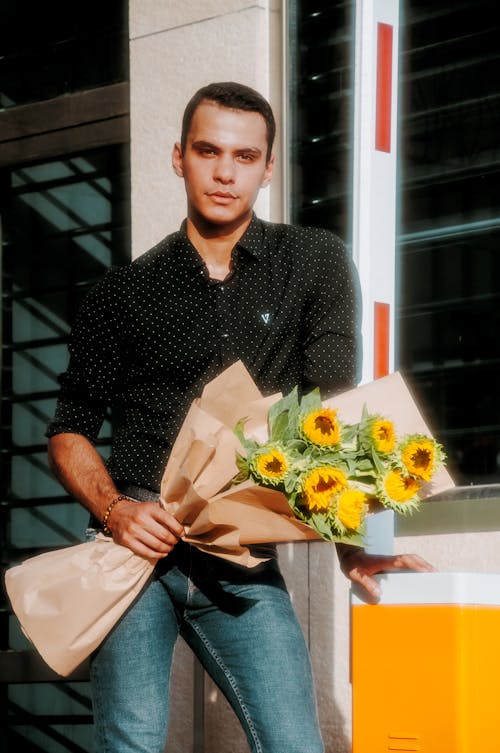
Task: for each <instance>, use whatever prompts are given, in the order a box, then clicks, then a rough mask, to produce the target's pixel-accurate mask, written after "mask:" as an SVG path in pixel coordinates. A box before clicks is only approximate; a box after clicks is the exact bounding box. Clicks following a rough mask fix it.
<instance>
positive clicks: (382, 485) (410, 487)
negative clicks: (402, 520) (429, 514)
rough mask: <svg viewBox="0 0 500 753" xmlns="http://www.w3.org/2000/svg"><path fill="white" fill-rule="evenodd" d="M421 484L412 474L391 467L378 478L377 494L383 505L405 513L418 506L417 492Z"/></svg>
mask: <svg viewBox="0 0 500 753" xmlns="http://www.w3.org/2000/svg"><path fill="white" fill-rule="evenodd" d="M421 486H422V485H421V483H420V482H419V481H418V480H417V479H415V478H413V477H412V476H408V475H406V474H404V473H402V472H401V471H399V470H398V469H392V470H390V471H389V472H388V473H386V475H385V476H383V477H382V478H381V479H379V481H378V484H377V494H378V496H379V498H380V501H381V502H382V504H383V505H385V506H386V507H390V508H392V509H393V510H396V511H397V512H400V513H403V514H405V513H407V512H411V511H412V510H414V509H415V508H416V507H417V506H418V503H419V502H420V498H419V496H418V493H419V491H420V489H421Z"/></svg>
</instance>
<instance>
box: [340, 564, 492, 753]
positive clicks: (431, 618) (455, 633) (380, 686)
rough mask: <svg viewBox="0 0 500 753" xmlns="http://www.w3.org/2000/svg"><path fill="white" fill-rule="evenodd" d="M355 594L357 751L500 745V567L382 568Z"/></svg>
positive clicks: (481, 751) (447, 752)
mask: <svg viewBox="0 0 500 753" xmlns="http://www.w3.org/2000/svg"><path fill="white" fill-rule="evenodd" d="M377 579H378V580H379V582H380V585H381V587H382V598H381V600H380V603H379V604H376V605H373V604H366V603H364V602H363V601H361V600H360V599H359V598H358V597H357V596H356V595H354V594H353V595H352V598H351V681H352V697H353V748H352V752H353V753H388V752H389V751H420V752H421V753H500V574H496V573H390V574H387V575H382V576H377Z"/></svg>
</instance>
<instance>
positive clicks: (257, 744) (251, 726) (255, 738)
mask: <svg viewBox="0 0 500 753" xmlns="http://www.w3.org/2000/svg"><path fill="white" fill-rule="evenodd" d="M185 619H186V622H189V624H190V625H191V627H192V628H193V630H195V631H196V633H197V635H198V636H199V638H200V639H201V641H202V642H203V644H204V646H205V648H206V649H207V651H208V652H209V653H210V655H211V657H212V658H213V659H214V661H215V662H216V663H217V665H218V666H219V667H220V669H221V670H222V671H223V673H224V675H225V676H226V678H227V680H228V681H229V684H230V686H231V688H232V690H233V693H234V695H235V698H236V700H237V701H238V705H239V707H240V709H241V712H242V714H243V716H244V717H245V720H246V722H247V724H248V729H249V731H250V734H251V736H252V739H253V741H254V743H255V749H256V751H257V753H263V748H262V745H261V744H260V740H259V737H258V735H257V730H256V729H255V726H254V723H253V721H252V717H251V716H250V713H249V711H248V708H247V706H246V705H245V703H244V702H243V698H242V696H241V693H240V692H239V689H238V683H237V682H236V680H235V678H234V676H233V675H232V674H231V672H230V671H229V669H228V668H227V667H226V665H225V664H224V662H223V661H222V659H221V657H220V656H219V654H218V653H217V651H216V650H215V648H214V647H213V646H212V644H211V643H210V641H209V640H208V638H207V637H206V635H205V633H204V632H203V631H202V630H201V629H200V628H199V626H198V625H196V624H195V622H194V621H192V620H190V619H189V618H185Z"/></svg>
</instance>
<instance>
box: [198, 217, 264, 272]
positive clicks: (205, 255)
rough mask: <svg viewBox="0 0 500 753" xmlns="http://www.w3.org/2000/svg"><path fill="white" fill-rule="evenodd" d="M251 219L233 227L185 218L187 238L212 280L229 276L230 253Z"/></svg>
mask: <svg viewBox="0 0 500 753" xmlns="http://www.w3.org/2000/svg"><path fill="white" fill-rule="evenodd" d="M251 220H252V217H251V216H250V217H248V219H245V221H244V222H239V223H238V224H237V225H235V226H219V225H210V226H206V223H200V222H197V221H196V220H194V219H193V218H192V217H189V216H188V218H187V226H186V233H187V237H188V238H189V240H190V241H191V243H192V244H193V246H194V247H195V249H196V250H197V251H198V253H199V255H200V256H201V258H202V259H203V261H204V262H205V265H206V267H207V269H208V273H209V275H210V277H211V278H212V279H215V280H223V279H224V278H225V277H227V275H228V274H229V268H230V264H231V252H232V250H233V248H234V247H235V245H236V243H237V242H238V241H239V239H240V238H241V236H242V235H243V234H244V232H245V230H246V229H247V227H248V226H249V224H250V222H251Z"/></svg>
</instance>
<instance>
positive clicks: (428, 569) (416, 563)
mask: <svg viewBox="0 0 500 753" xmlns="http://www.w3.org/2000/svg"><path fill="white" fill-rule="evenodd" d="M387 569H390V570H391V571H395V570H413V571H415V572H418V573H432V572H435V570H436V568H435V567H434V566H433V565H431V563H430V562H427V560H424V559H423V558H422V557H419V556H418V554H401V555H397V556H396V557H394V559H393V562H392V563H391V565H390V567H389V568H387Z"/></svg>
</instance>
